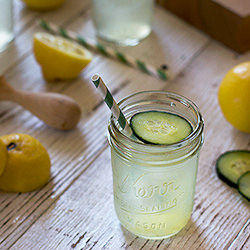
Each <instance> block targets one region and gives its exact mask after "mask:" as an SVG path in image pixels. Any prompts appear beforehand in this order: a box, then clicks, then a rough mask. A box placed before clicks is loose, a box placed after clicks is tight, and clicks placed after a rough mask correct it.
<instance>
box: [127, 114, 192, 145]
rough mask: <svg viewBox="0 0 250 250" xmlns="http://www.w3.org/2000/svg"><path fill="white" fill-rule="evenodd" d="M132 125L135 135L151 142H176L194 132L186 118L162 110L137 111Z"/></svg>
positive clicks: (131, 121)
mask: <svg viewBox="0 0 250 250" xmlns="http://www.w3.org/2000/svg"><path fill="white" fill-rule="evenodd" d="M130 125H131V128H132V130H133V132H134V135H135V136H136V137H137V138H138V139H139V140H141V141H143V142H145V143H149V144H171V143H176V142H179V141H181V140H183V139H184V138H186V137H187V136H188V135H189V134H190V133H191V132H192V127H191V125H190V123H189V122H188V121H187V120H186V119H184V118H182V117H180V116H178V115H175V114H171V113H167V112H160V111H147V112H140V113H137V114H135V115H133V116H132V118H131V120H130Z"/></svg>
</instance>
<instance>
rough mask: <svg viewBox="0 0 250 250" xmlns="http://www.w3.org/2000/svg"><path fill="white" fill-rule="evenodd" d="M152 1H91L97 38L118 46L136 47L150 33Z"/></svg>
mask: <svg viewBox="0 0 250 250" xmlns="http://www.w3.org/2000/svg"><path fill="white" fill-rule="evenodd" d="M153 9H154V0H140V1H138V0H92V20H93V23H94V26H95V29H96V33H97V36H98V37H99V38H101V39H104V40H106V41H109V42H114V43H117V44H118V45H136V44H137V43H138V42H139V41H140V40H142V39H144V38H145V37H147V36H148V35H149V34H150V32H151V27H152V19H153Z"/></svg>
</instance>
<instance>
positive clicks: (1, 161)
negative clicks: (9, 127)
mask: <svg viewBox="0 0 250 250" xmlns="http://www.w3.org/2000/svg"><path fill="white" fill-rule="evenodd" d="M7 154H8V152H7V149H6V147H5V145H4V143H3V142H2V141H1V140H0V176H1V175H2V173H3V171H4V169H5V166H6V163H7Z"/></svg>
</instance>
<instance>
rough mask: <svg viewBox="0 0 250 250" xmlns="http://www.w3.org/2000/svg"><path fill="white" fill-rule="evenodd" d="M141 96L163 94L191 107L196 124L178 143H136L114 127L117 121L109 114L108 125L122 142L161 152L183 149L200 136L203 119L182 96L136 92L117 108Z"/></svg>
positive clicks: (156, 91)
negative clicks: (195, 117) (109, 124)
mask: <svg viewBox="0 0 250 250" xmlns="http://www.w3.org/2000/svg"><path fill="white" fill-rule="evenodd" d="M143 94H165V95H167V97H169V98H171V99H172V100H176V101H179V102H181V103H182V104H184V105H186V106H187V107H191V108H192V109H193V110H194V111H195V113H196V115H197V122H196V124H195V127H194V128H193V131H192V132H191V133H190V134H189V135H188V136H187V137H185V138H184V139H182V140H180V141H178V142H175V143H171V144H145V143H143V142H141V141H139V140H138V141H136V140H134V139H132V138H130V137H129V136H127V135H126V134H125V133H124V131H121V130H120V129H119V128H118V127H117V125H116V124H117V121H116V119H115V117H114V116H113V115H112V114H111V116H110V123H111V125H112V129H113V130H114V132H113V133H115V134H118V135H119V136H120V137H121V139H122V140H125V141H127V142H129V144H131V146H135V145H136V146H138V147H142V148H144V149H145V151H147V150H148V149H149V148H150V150H152V148H154V149H156V150H162V149H165V150H166V149H169V150H171V149H172V148H173V149H176V148H180V147H184V146H185V145H187V144H188V143H190V142H192V141H193V140H195V138H197V137H199V135H201V134H202V132H203V127H204V122H203V118H202V115H201V113H200V110H199V108H198V107H197V105H196V104H195V103H194V102H193V101H191V100H190V99H188V98H187V97H184V96H182V95H179V94H176V93H173V92H168V91H158V90H149V91H140V92H136V93H134V94H131V95H128V96H126V97H125V98H123V99H122V100H121V101H119V102H118V106H119V107H120V108H121V105H122V104H123V103H125V102H126V101H127V100H129V99H132V98H133V97H135V96H139V95H143ZM121 110H122V108H121ZM110 130H111V128H110V126H109V134H110V135H111V137H113V139H114V136H113V133H112V131H110ZM116 141H117V140H116ZM143 151H144V150H143Z"/></svg>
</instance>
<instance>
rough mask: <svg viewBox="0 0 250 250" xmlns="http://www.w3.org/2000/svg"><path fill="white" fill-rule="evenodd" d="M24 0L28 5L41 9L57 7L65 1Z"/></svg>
mask: <svg viewBox="0 0 250 250" xmlns="http://www.w3.org/2000/svg"><path fill="white" fill-rule="evenodd" d="M22 1H23V2H24V3H25V4H26V5H27V7H29V8H31V9H34V10H39V11H44V10H52V9H55V8H57V7H59V6H60V5H61V4H63V2H64V0H22Z"/></svg>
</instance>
